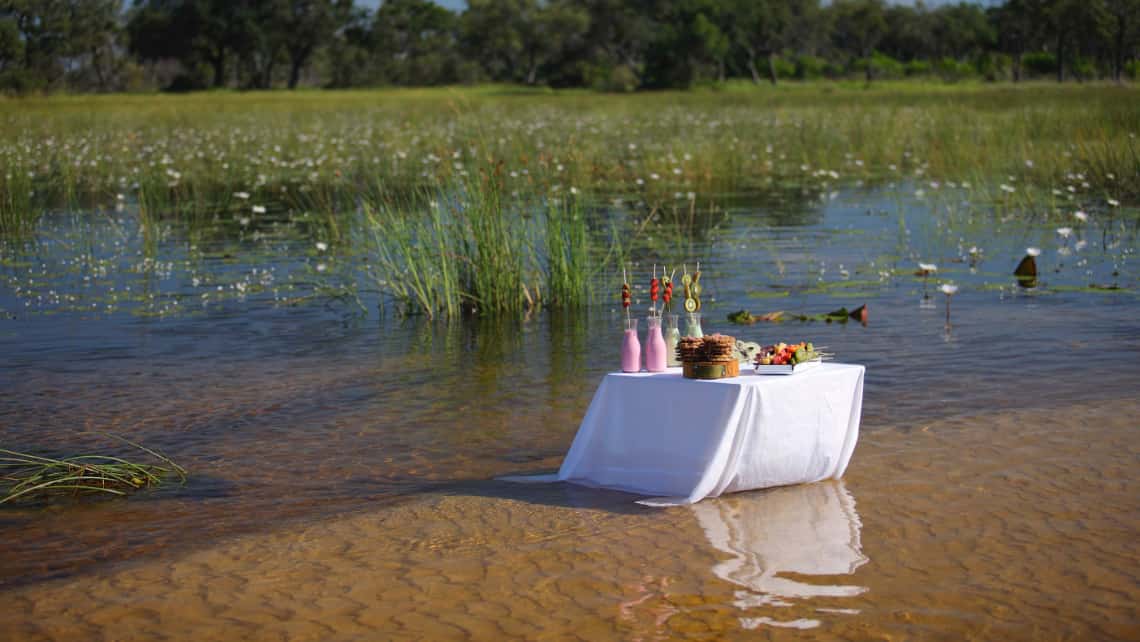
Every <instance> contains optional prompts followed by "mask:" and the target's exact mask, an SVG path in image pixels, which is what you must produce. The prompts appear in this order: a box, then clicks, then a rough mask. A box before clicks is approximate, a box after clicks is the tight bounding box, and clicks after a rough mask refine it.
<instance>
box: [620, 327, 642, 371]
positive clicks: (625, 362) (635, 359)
mask: <svg viewBox="0 0 1140 642" xmlns="http://www.w3.org/2000/svg"><path fill="white" fill-rule="evenodd" d="M624 323H625V335H624V336H623V337H622V340H621V371H622V372H638V371H640V370H641V341H639V340H638V338H637V319H630V318H627V319H625V321H624Z"/></svg>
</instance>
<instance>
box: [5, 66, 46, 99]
mask: <svg viewBox="0 0 1140 642" xmlns="http://www.w3.org/2000/svg"><path fill="white" fill-rule="evenodd" d="M45 88H46V86H45V83H44V80H43V78H41V77H40V76H39V75H38V74H35V73H32V72H30V71H25V70H23V69H9V70H6V71H3V72H0V91H2V92H4V93H6V94H15V95H17V96H26V95H28V94H33V93H36V92H40V91H43V90H44V89H45Z"/></svg>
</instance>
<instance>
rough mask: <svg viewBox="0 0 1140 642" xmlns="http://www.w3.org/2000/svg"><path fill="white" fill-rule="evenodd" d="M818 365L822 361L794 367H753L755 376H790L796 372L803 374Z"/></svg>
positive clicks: (814, 360)
mask: <svg viewBox="0 0 1140 642" xmlns="http://www.w3.org/2000/svg"><path fill="white" fill-rule="evenodd" d="M820 363H823V360H822V359H812V360H811V361H805V362H803V363H797V364H795V365H782V366H755V368H756V374H762V375H790V374H795V373H797V372H803V371H804V370H809V369H811V368H814V367H816V366H818V365H819V364H820Z"/></svg>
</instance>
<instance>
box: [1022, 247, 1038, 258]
mask: <svg viewBox="0 0 1140 642" xmlns="http://www.w3.org/2000/svg"><path fill="white" fill-rule="evenodd" d="M1025 253H1026V254H1028V255H1029V256H1039V255H1040V254H1041V248H1039V247H1027V248H1025Z"/></svg>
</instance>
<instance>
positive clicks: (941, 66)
mask: <svg viewBox="0 0 1140 642" xmlns="http://www.w3.org/2000/svg"><path fill="white" fill-rule="evenodd" d="M934 69H935V71H936V72H937V73H938V76H939V77H940V78H942V79H943V80H945V81H947V82H957V81H959V80H962V79H964V78H969V77H970V76H972V75H973V73H974V68H973V67H972V66H970V64H969V63H965V62H959V61H957V60H955V59H953V58H949V57H946V58H943V59H941V60H939V61H938V62H936V63H934Z"/></svg>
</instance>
